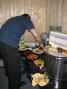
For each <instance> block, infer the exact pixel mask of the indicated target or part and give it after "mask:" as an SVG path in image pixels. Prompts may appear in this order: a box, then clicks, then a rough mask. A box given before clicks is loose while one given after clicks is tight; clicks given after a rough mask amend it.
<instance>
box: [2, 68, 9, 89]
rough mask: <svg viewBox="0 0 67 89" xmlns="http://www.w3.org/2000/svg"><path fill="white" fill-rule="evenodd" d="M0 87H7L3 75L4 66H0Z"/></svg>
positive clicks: (5, 88)
mask: <svg viewBox="0 0 67 89" xmlns="http://www.w3.org/2000/svg"><path fill="white" fill-rule="evenodd" d="M0 89H8V79H7V77H6V76H5V75H4V68H0Z"/></svg>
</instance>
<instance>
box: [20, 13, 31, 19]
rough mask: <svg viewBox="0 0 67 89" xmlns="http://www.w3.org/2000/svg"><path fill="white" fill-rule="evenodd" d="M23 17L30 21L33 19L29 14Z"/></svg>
mask: <svg viewBox="0 0 67 89" xmlns="http://www.w3.org/2000/svg"><path fill="white" fill-rule="evenodd" d="M22 16H23V17H24V18H26V19H28V20H30V19H31V17H30V15H29V14H26V13H25V14H23V15H22Z"/></svg>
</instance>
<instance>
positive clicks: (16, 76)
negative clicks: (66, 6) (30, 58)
mask: <svg viewBox="0 0 67 89" xmlns="http://www.w3.org/2000/svg"><path fill="white" fill-rule="evenodd" d="M34 29H35V27H34V25H33V23H32V21H31V17H30V16H29V15H28V14H23V15H21V16H15V17H13V18H10V19H8V20H7V21H6V22H5V23H4V24H3V25H2V27H1V30H0V54H1V56H2V57H3V60H4V67H5V71H6V75H8V83H9V84H8V85H9V86H8V88H9V89H19V87H18V86H19V81H20V72H19V66H18V65H17V62H19V60H20V54H19V51H18V46H19V41H20V38H21V36H22V35H23V34H24V33H25V31H26V30H27V31H29V32H30V33H31V34H32V35H33V37H34V38H35V40H36V41H38V42H39V37H38V36H37V34H36V31H35V30H34Z"/></svg>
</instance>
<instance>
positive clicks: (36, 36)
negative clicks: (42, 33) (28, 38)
mask: <svg viewBox="0 0 67 89" xmlns="http://www.w3.org/2000/svg"><path fill="white" fill-rule="evenodd" d="M29 32H30V33H31V34H32V36H33V37H34V39H35V41H36V42H38V43H40V42H41V39H40V37H39V35H38V34H37V32H36V31H35V29H31V30H30V31H29Z"/></svg>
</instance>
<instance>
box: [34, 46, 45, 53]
mask: <svg viewBox="0 0 67 89" xmlns="http://www.w3.org/2000/svg"><path fill="white" fill-rule="evenodd" d="M33 52H35V53H38V54H40V53H43V52H44V48H42V47H39V48H35V49H33Z"/></svg>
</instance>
